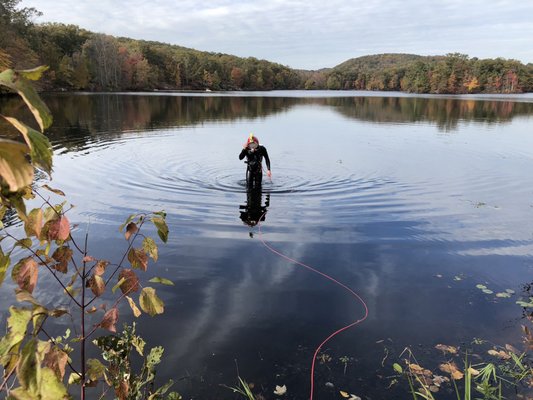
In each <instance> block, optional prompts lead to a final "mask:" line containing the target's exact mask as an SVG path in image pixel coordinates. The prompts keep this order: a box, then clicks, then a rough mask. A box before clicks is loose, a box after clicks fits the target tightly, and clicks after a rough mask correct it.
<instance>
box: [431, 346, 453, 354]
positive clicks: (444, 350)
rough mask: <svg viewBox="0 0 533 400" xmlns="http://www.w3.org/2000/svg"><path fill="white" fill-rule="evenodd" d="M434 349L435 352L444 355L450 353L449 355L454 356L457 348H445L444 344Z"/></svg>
mask: <svg viewBox="0 0 533 400" xmlns="http://www.w3.org/2000/svg"><path fill="white" fill-rule="evenodd" d="M435 348H436V349H437V350H440V351H442V352H444V353H450V354H456V353H457V348H455V347H453V346H447V345H445V344H438V345H436V346H435Z"/></svg>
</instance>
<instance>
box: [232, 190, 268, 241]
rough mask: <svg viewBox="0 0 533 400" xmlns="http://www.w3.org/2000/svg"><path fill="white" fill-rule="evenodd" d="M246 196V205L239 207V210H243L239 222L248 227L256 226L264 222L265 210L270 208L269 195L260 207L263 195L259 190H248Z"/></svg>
mask: <svg viewBox="0 0 533 400" xmlns="http://www.w3.org/2000/svg"><path fill="white" fill-rule="evenodd" d="M246 194H247V196H246V204H244V205H241V206H239V209H241V210H243V211H241V220H242V222H244V223H245V224H246V225H248V226H256V225H257V224H258V223H259V222H261V221H264V220H265V216H266V213H267V208H268V206H270V193H267V194H266V198H265V205H264V206H263V205H262V201H263V193H262V192H261V189H252V190H248V192H247V193H246ZM250 235H252V234H250Z"/></svg>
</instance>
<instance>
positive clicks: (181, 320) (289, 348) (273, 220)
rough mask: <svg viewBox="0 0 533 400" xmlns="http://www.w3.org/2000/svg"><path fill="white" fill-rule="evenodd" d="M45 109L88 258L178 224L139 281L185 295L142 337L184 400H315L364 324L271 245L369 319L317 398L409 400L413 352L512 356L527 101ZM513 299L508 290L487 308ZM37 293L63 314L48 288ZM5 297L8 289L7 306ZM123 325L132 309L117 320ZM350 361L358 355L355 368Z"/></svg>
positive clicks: (431, 359)
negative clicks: (487, 350)
mask: <svg viewBox="0 0 533 400" xmlns="http://www.w3.org/2000/svg"><path fill="white" fill-rule="evenodd" d="M321 96H324V97H321ZM46 101H47V103H48V104H49V106H50V108H51V109H52V112H53V114H54V117H55V123H54V125H53V127H52V129H51V130H50V136H51V140H52V142H53V146H54V150H55V160H54V163H55V167H54V169H55V173H54V175H53V181H52V185H53V186H54V187H58V188H61V189H62V190H64V191H65V192H66V193H67V195H68V199H69V200H70V202H72V203H73V204H75V205H76V208H74V209H73V210H72V211H71V212H70V213H69V216H70V219H71V221H72V222H73V223H77V224H79V225H78V228H77V231H76V234H77V235H79V237H83V235H84V233H85V231H86V230H88V231H89V233H90V241H89V245H90V248H91V249H92V253H93V254H94V255H95V256H98V257H107V258H109V259H114V260H116V259H118V257H119V256H120V255H121V254H122V253H121V252H120V251H119V249H124V248H125V246H124V244H125V241H124V239H123V238H122V237H121V235H120V234H119V232H118V229H117V227H118V226H119V225H120V224H121V223H122V222H123V221H124V220H125V218H126V217H127V216H128V215H129V214H131V213H133V212H136V211H139V210H140V211H151V210H160V209H164V210H165V211H166V212H167V213H168V222H169V227H170V232H171V234H170V239H169V243H168V244H167V245H165V246H161V247H160V260H159V261H158V262H157V264H155V265H154V266H152V269H150V270H149V271H148V273H147V274H145V277H146V279H149V278H150V277H152V276H164V277H166V278H168V279H171V280H172V281H173V282H174V283H175V286H173V287H158V292H159V293H160V295H161V297H162V298H163V299H164V301H165V303H166V309H165V314H164V315H162V316H159V317H156V318H150V317H145V316H143V317H142V318H140V322H139V331H140V332H141V333H142V334H143V335H144V336H145V338H146V339H147V341H148V342H149V344H150V345H162V346H164V347H165V349H166V350H165V357H164V362H163V364H162V368H161V370H160V377H161V379H163V378H173V379H177V380H178V383H177V384H176V386H175V389H176V390H178V391H180V392H181V393H182V394H183V395H184V398H185V399H234V398H237V397H236V395H234V394H233V393H232V392H231V391H230V390H228V389H226V388H224V387H222V386H220V385H221V384H225V385H230V386H233V385H235V384H236V376H237V374H238V373H239V374H240V375H241V376H242V377H243V378H244V379H246V380H247V381H248V382H253V383H254V384H255V389H254V391H255V392H256V393H262V394H263V396H264V397H265V398H266V399H271V398H275V397H276V396H275V395H274V394H273V393H272V391H273V389H274V387H275V385H283V384H285V385H287V388H288V392H287V395H286V396H285V397H286V398H288V399H305V398H308V395H309V370H310V366H311V360H312V355H313V352H314V350H315V348H316V347H317V345H318V344H319V343H320V342H322V340H323V339H324V338H325V337H327V336H328V335H329V334H330V333H331V332H333V331H334V330H336V329H338V328H340V327H342V326H344V325H346V324H349V323H350V322H352V321H354V320H357V319H359V318H361V317H362V315H363V307H362V306H361V304H360V303H358V302H357V301H355V300H354V298H353V297H351V296H349V295H348V294H347V293H346V292H345V291H343V290H342V289H341V288H339V287H338V286H336V285H334V284H332V283H331V282H330V281H328V280H326V279H324V278H322V277H320V276H318V275H316V274H313V273H310V272H309V271H307V270H306V269H304V268H302V267H300V266H298V265H294V264H291V263H290V262H287V261H286V260H285V259H283V258H281V257H279V256H277V255H275V254H273V253H272V252H270V251H269V250H268V249H267V248H265V247H264V246H263V244H262V242H261V239H264V240H265V241H266V242H268V243H269V245H271V246H273V247H275V248H276V249H277V250H278V251H280V252H282V253H284V254H285V255H287V256H288V257H291V258H293V259H296V260H299V261H301V262H303V263H306V264H309V265H311V266H313V267H314V268H316V269H318V270H320V271H323V272H325V273H327V274H329V275H331V276H333V277H335V278H336V279H339V280H340V281H341V282H342V283H344V284H345V285H347V286H349V287H350V288H352V289H353V290H355V291H356V292H357V293H358V294H359V295H360V296H361V297H362V298H363V299H364V300H365V301H366V303H367V304H368V308H369V317H368V319H367V320H366V321H364V322H363V323H362V324H360V325H358V326H356V327H354V328H352V329H350V330H348V331H346V332H344V333H342V334H340V335H339V336H337V337H335V338H334V339H333V340H332V341H330V342H329V343H328V344H327V345H326V346H325V348H324V349H323V350H324V352H325V353H327V354H328V355H329V356H330V357H331V360H330V361H326V362H325V363H322V364H320V363H319V364H318V365H317V371H316V377H315V380H316V392H315V399H336V398H340V395H339V392H338V391H339V390H345V391H347V392H350V393H355V394H357V395H359V396H361V397H362V398H368V399H383V398H390V399H392V398H398V399H402V398H407V391H406V387H405V386H402V385H396V386H393V387H392V388H390V389H387V387H388V386H389V383H390V381H391V379H390V378H387V377H390V376H392V375H393V371H392V367H391V365H392V363H393V362H399V360H400V358H399V355H400V353H401V352H402V350H403V349H404V348H405V347H406V346H411V347H412V349H413V351H414V352H415V354H416V355H417V358H418V360H419V361H420V362H421V363H422V364H427V366H428V367H433V368H434V367H435V366H436V363H438V362H441V361H443V357H442V355H441V354H439V353H438V352H435V351H434V349H433V347H434V346H435V345H436V344H439V343H444V344H450V345H462V346H466V344H468V343H470V342H471V341H472V339H473V338H475V337H477V338H483V339H486V340H489V341H491V342H493V343H496V344H501V345H505V344H506V343H514V344H515V345H519V343H520V324H521V322H522V321H521V317H522V310H521V309H520V307H518V306H517V305H516V304H515V301H516V300H518V299H519V297H520V295H521V293H522V288H523V285H524V284H527V283H529V282H531V281H532V272H533V261H532V255H533V174H532V173H531V171H533V134H532V132H533V118H532V115H533V97H531V96H529V97H528V96H513V97H500V98H498V97H496V98H494V97H490V96H489V97H448V98H442V97H435V96H433V97H432V96H428V97H426V98H423V97H413V96H405V95H400V96H397V95H396V96H395V95H391V96H390V97H389V96H388V94H378V95H376V94H367V93H357V92H356V93H355V94H354V95H352V94H347V93H346V92H342V93H337V94H335V96H331V95H329V94H324V93H318V94H314V95H313V96H309V95H308V94H306V93H300V92H296V93H294V92H288V93H283V92H274V93H268V94H267V95H265V94H263V93H260V94H258V93H252V94H233V95H217V94H209V95H198V94H194V95H193V94H179V95H176V94H155V95H150V94H136V95H131V94H103V95H84V94H80V95H48V96H47V97H46ZM250 132H253V133H254V134H256V135H257V136H258V137H259V139H260V141H261V142H262V144H264V145H265V146H266V147H267V149H268V151H269V154H270V157H271V161H272V173H273V176H272V181H268V180H267V181H266V182H265V183H264V185H263V191H262V193H261V194H259V195H255V196H250V195H247V193H246V190H245V187H244V176H245V175H244V173H245V165H244V164H243V163H242V161H239V160H238V158H237V156H238V154H239V152H240V149H241V146H242V143H243V142H244V141H245V139H246V137H247V136H248V134H249V133H250ZM264 211H266V215H265V220H264V221H263V222H261V231H262V234H261V233H260V232H259V229H258V226H257V225H256V224H257V220H258V218H259V216H260V215H261V214H262V213H263V212H264ZM480 283H481V284H485V285H486V286H487V287H489V288H490V289H492V290H493V291H494V294H492V295H488V294H484V293H482V292H481V290H479V289H478V288H476V285H477V284H480ZM505 289H512V290H514V291H515V292H516V294H515V295H513V296H512V297H511V298H510V299H505V298H502V299H500V298H497V297H495V293H497V292H502V291H505ZM42 290H43V291H45V292H46V291H47V290H48V293H47V295H48V296H49V298H50V299H53V297H54V295H53V293H54V290H55V289H52V286H50V288H46V287H45V288H43V289H42ZM10 296H11V293H10V292H9V293H7V289H6V288H5V287H4V288H3V289H2V303H3V304H6V302H7V301H8V300H7V299H8V298H10ZM130 314H131V312H130V311H129V309H128V308H127V305H125V306H124V307H123V309H121V318H122V320H123V321H129V320H131V319H132V317H130ZM341 357H348V358H349V359H350V361H349V363H348V365H347V368H346V371H344V364H343V363H342V362H341V361H340V360H339V359H340V358H341ZM325 358H326V357H325ZM459 362H460V359H459ZM237 369H238V370H237ZM327 382H329V383H333V384H334V385H335V388H334V389H333V388H331V387H330V386H331V385H329V386H326V383H327ZM440 395H441V397H440V398H446V396H449V395H451V394H450V393H441V394H440ZM450 398H451V397H450Z"/></svg>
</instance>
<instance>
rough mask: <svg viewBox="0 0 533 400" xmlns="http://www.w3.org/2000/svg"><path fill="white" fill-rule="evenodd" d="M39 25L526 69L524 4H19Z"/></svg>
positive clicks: (199, 44)
mask: <svg viewBox="0 0 533 400" xmlns="http://www.w3.org/2000/svg"><path fill="white" fill-rule="evenodd" d="M22 5H23V6H33V7H36V8H37V9H39V10H41V11H43V13H44V15H43V17H42V18H41V19H40V21H56V22H63V23H73V24H77V25H80V26H81V27H83V28H86V29H89V30H92V31H97V32H104V33H109V34H112V35H117V36H129V37H133V38H136V39H147V40H158V41H162V42H167V43H173V44H178V45H181V46H186V47H192V48H197V49H199V50H207V51H215V52H223V53H230V54H235V55H239V56H254V57H257V58H264V59H268V60H271V61H276V62H280V63H282V64H285V65H289V66H291V67H295V68H321V67H327V66H334V65H336V64H338V63H340V62H342V61H345V60H347V59H349V58H352V57H357V56H361V55H365V54H376V53H384V52H399V53H401V52H410V53H416V54H422V55H427V54H445V53H448V52H461V53H466V54H469V55H470V56H472V57H474V56H476V57H480V58H485V57H499V56H500V57H505V58H516V59H519V60H521V61H523V62H533V48H532V47H531V41H532V39H533V22H531V21H532V20H531V18H530V16H531V15H533V3H530V2H522V3H516V2H511V1H508V0H492V1H481V0H471V1H469V2H464V1H459V0H442V1H440V2H427V1H425V0H405V1H399V0H392V1H391V0H367V1H362V0H357V1H346V0H330V1H328V2H324V1H318V0H308V1H300V0H286V1H283V0H262V1H259V0H251V1H227V0H215V1H210V2H197V1H191V0H181V1H177V2H171V1H169V0H155V1H152V2H149V3H148V2H145V1H141V0H132V1H127V2H126V1H124V0H118V1H113V2H104V1H102V0H91V1H90V0H79V1H77V2H76V4H75V6H74V4H73V2H71V1H67V0H54V1H52V0H39V1H37V0H23V2H22Z"/></svg>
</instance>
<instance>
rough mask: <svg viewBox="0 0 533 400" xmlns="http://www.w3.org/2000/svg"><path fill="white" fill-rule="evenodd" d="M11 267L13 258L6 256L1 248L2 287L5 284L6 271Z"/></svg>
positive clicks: (0, 269) (0, 281) (0, 280)
mask: <svg viewBox="0 0 533 400" xmlns="http://www.w3.org/2000/svg"><path fill="white" fill-rule="evenodd" d="M10 265H11V258H10V257H9V254H4V252H3V251H2V248H0V285H2V283H3V282H4V278H5V277H6V271H7V269H8V268H9V266H10Z"/></svg>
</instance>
